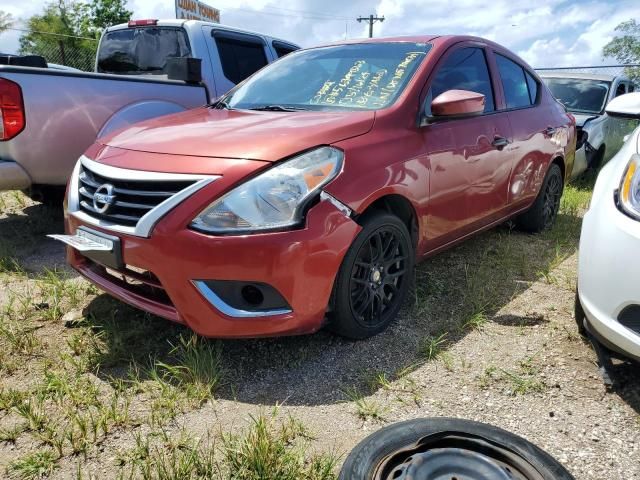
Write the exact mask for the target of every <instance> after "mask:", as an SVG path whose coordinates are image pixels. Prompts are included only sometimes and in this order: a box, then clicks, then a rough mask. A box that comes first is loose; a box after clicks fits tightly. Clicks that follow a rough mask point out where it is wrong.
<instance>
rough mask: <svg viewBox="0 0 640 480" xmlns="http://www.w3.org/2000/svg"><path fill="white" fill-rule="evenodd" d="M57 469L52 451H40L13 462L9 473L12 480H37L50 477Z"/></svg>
mask: <svg viewBox="0 0 640 480" xmlns="http://www.w3.org/2000/svg"><path fill="white" fill-rule="evenodd" d="M55 469H56V456H55V454H54V453H53V452H51V451H50V450H40V451H37V452H34V453H31V454H29V455H26V456H24V457H22V458H19V459H18V460H15V461H14V462H12V463H11V464H10V465H9V467H8V468H7V473H8V474H9V477H10V478H15V479H20V480H35V479H38V478H43V477H45V476H48V475H50V474H51V473H53V471H54V470H55Z"/></svg>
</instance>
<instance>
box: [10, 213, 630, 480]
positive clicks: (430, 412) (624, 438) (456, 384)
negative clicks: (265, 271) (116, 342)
mask: <svg viewBox="0 0 640 480" xmlns="http://www.w3.org/2000/svg"><path fill="white" fill-rule="evenodd" d="M49 215H50V212H49V211H48V210H44V207H41V206H39V205H33V204H31V203H27V205H25V206H15V205H13V206H12V207H11V208H7V209H6V210H5V212H0V240H1V239H2V237H3V236H4V237H5V238H7V237H8V236H10V235H13V233H8V232H20V233H21V234H27V235H30V236H36V235H41V234H42V233H44V230H47V229H50V228H53V229H54V230H60V229H61V224H60V221H59V219H55V218H53V219H51V218H48V216H49ZM45 216H46V217H47V218H46V219H45V218H42V217H45ZM567 225H569V227H567V228H569V229H571V232H570V233H571V235H570V236H569V237H570V238H571V239H572V240H571V241H569V242H564V243H562V248H561V249H558V248H556V250H555V252H552V250H553V249H552V248H551V247H550V246H549V245H551V243H550V242H552V241H555V240H556V239H555V237H553V238H546V237H545V238H537V237H531V236H526V235H522V234H517V233H512V232H511V231H510V230H509V229H508V228H506V227H501V228H498V229H495V230H493V231H490V232H487V233H485V234H482V235H480V236H479V237H477V238H475V239H473V240H471V241H468V242H466V243H465V244H463V245H461V246H460V247H456V248H454V249H453V250H451V251H449V252H446V253H444V254H441V255H438V256H437V257H435V258H434V259H430V260H428V261H426V262H423V263H422V264H421V266H420V267H419V269H418V273H417V279H416V283H417V285H418V288H417V292H416V298H415V302H411V304H410V305H407V307H406V308H405V309H404V310H403V312H402V315H401V318H400V319H399V321H398V322H397V323H396V324H394V325H393V326H392V327H391V328H390V329H389V330H388V331H386V332H384V333H383V334H381V335H379V336H377V337H375V338H373V339H370V340H367V341H363V342H355V343H354V342H348V341H345V340H342V339H340V338H337V337H335V336H333V335H331V334H329V333H326V332H320V333H318V334H316V335H312V336H306V337H297V338H283V339H271V340H246V341H224V342H220V345H221V348H222V352H223V353H222V363H223V366H224V369H225V372H226V375H225V382H224V383H223V386H222V388H220V390H219V391H218V392H217V394H216V398H215V399H214V400H209V401H207V402H206V403H205V404H204V405H203V406H201V407H200V408H196V409H192V410H190V411H187V412H185V413H184V414H181V415H178V416H177V417H176V418H175V419H174V420H173V421H171V422H170V423H169V426H168V428H169V430H171V431H174V432H178V431H179V430H180V429H183V428H184V429H187V430H188V431H190V432H192V433H193V434H195V435H197V436H205V435H206V434H207V433H208V432H211V431H214V432H218V431H222V432H229V431H237V430H239V429H242V428H244V427H245V426H246V425H247V422H248V421H249V420H250V418H251V416H255V415H258V414H261V413H265V412H270V411H272V409H273V408H274V406H276V405H278V406H279V408H280V415H287V414H291V415H292V416H294V417H295V418H297V419H299V420H300V421H302V422H303V423H304V425H305V426H306V427H308V429H309V430H310V432H312V434H313V437H314V440H313V442H312V445H311V448H312V450H313V451H316V452H326V451H331V452H335V453H337V454H339V455H342V456H343V457H342V458H344V456H346V454H347V453H348V451H349V450H350V449H351V448H353V446H354V445H355V444H356V443H357V442H358V441H360V440H361V439H363V438H364V437H365V436H367V435H368V434H370V433H372V432H373V431H375V430H377V429H379V428H381V427H382V426H384V425H386V424H388V423H391V422H395V421H400V420H406V419H411V418H417V417H428V416H451V417H459V418H467V419H472V420H477V421H482V422H487V423H490V424H493V425H496V426H499V427H502V428H504V429H507V430H509V431H512V432H514V433H516V434H518V435H521V436H523V437H525V438H527V439H528V440H530V441H532V442H534V443H536V444H537V445H538V446H540V447H542V448H543V449H545V450H547V451H548V452H549V453H551V454H552V455H553V456H555V457H556V458H557V459H558V460H559V461H560V462H562V463H563V464H564V465H565V466H566V467H567V468H568V469H569V470H570V471H571V472H572V473H573V474H574V476H575V477H576V478H577V479H593V480H595V479H598V480H600V479H602V478H612V479H640V377H639V376H638V374H637V373H638V366H637V365H633V364H628V363H620V364H618V365H616V369H615V372H614V380H615V386H614V388H612V389H610V390H607V389H606V388H605V386H604V385H603V382H602V379H601V378H600V376H599V374H598V367H597V364H596V356H595V354H594V352H593V350H592V349H591V348H590V347H589V345H587V344H586V343H585V342H584V341H583V340H582V339H581V338H580V337H579V336H578V335H577V332H576V326H575V321H574V319H573V301H574V290H575V277H576V267H577V255H576V253H575V243H576V241H575V237H576V235H577V233H576V232H577V230H576V229H579V221H578V222H577V223H576V222H575V221H573V220H571V222H570V223H568V224H567ZM47 233H48V231H47ZM38 238H39V237H38ZM571 242H573V246H572V247H571V245H570V244H571ZM569 247H571V248H569ZM560 250H561V251H560ZM19 258H20V260H21V262H22V263H23V264H24V265H25V266H26V267H27V268H28V269H30V270H32V271H41V270H42V269H43V268H44V267H46V266H53V265H60V264H62V263H63V260H64V257H63V251H62V249H61V248H60V247H59V246H58V245H56V244H55V243H53V242H49V241H47V240H38V241H36V242H35V243H32V244H29V245H27V246H25V247H24V248H23V249H19ZM474 279H476V280H474ZM10 282H11V280H6V279H5V280H4V282H3V283H2V284H0V285H2V287H0V288H3V289H5V288H6V285H8V284H9V283H10ZM16 282H18V281H17V280H16ZM479 284H481V287H482V288H479V287H478V285H479ZM424 285H428V288H426V290H425V289H424V288H422V287H423V286H424ZM478 292H479V293H478ZM4 293H5V294H6V290H4ZM5 297H6V296H5ZM485 301H486V302H485ZM2 302H3V296H2V294H0V303H2ZM489 303H490V305H491V306H490V307H486V308H485V307H484V306H483V305H485V304H486V305H488V304H489ZM105 306H106V307H107V308H108V309H110V310H111V311H112V312H115V313H114V315H115V316H117V317H118V319H119V321H121V323H122V326H121V327H122V328H123V329H125V328H127V325H128V324H129V322H131V321H132V318H131V313H130V312H131V310H130V309H128V308H125V307H122V306H121V305H120V304H119V303H118V302H115V301H113V300H111V299H109V298H108V297H107V296H106V295H104V294H98V295H89V296H88V297H87V299H86V301H85V302H84V303H83V312H84V314H88V313H92V312H97V311H100V309H104V307H105ZM472 307H473V308H472ZM470 313H471V314H477V315H476V316H473V315H472V316H473V318H476V319H478V318H479V320H478V321H477V322H476V323H475V324H474V325H473V326H474V327H475V328H471V327H467V328H460V324H461V322H464V321H465V320H466V319H468V318H469V314H470ZM478 315H479V317H478ZM156 321H157V328H158V329H163V328H169V325H168V324H167V323H166V322H164V321H163V320H160V319H157V320H156ZM170 328H177V327H170ZM180 331H182V330H180ZM444 332H446V333H444ZM443 334H444V335H443ZM39 335H41V336H43V337H44V339H45V342H47V344H48V345H49V346H51V345H54V346H55V345H56V342H58V341H59V338H64V337H65V336H67V335H68V329H67V328H65V326H64V322H62V321H59V322H57V323H52V324H47V325H45V326H44V328H43V329H42V332H39ZM437 338H440V339H441V340H442V341H441V342H440V343H439V344H438V345H437V348H436V349H435V351H434V353H433V355H425V353H424V352H425V345H426V344H427V343H428V339H431V340H433V339H437ZM432 344H433V342H432ZM30 374H34V375H35V373H33V372H31V370H30V369H29V368H28V366H25V368H24V369H22V370H20V371H18V372H17V373H16V374H14V375H10V376H4V377H2V376H0V389H2V388H5V387H9V386H14V385H17V384H21V383H27V384H28V383H29V378H28V377H29V375H30ZM114 374H115V375H117V374H118V369H117V368H113V369H111V370H108V369H104V370H101V371H99V372H97V376H96V377H95V380H96V382H98V383H100V382H104V381H105V378H106V376H107V375H114ZM120 374H121V375H124V372H121V373H120ZM380 378H382V380H380ZM354 392H359V394H360V395H361V399H360V402H355V401H354V395H355V394H354ZM358 405H360V407H358ZM8 421H9V417H2V416H1V415H0V427H3V426H5V425H4V424H3V422H5V423H6V422H8ZM147 431H148V427H147V426H145V425H141V426H137V427H134V428H131V429H116V430H115V431H114V432H112V433H111V434H109V435H108V436H107V438H106V439H105V440H104V441H103V442H102V443H101V444H100V446H99V448H97V449H96V450H95V451H93V452H92V453H91V454H90V455H89V456H88V457H87V458H86V460H82V471H83V473H84V474H85V476H86V478H89V477H91V476H93V477H94V478H114V477H116V476H117V473H118V470H117V468H116V467H115V462H116V458H117V457H118V455H119V454H120V453H121V452H122V451H123V450H126V449H127V448H131V446H132V445H133V444H134V435H135V434H136V433H142V434H145V433H146V432H147ZM35 446H37V442H34V440H33V439H22V438H21V439H18V441H17V442H15V443H7V442H5V443H1V442H0V472H3V471H4V466H6V465H7V464H8V463H9V462H10V461H12V460H13V459H15V458H17V457H18V456H20V455H22V454H24V453H25V452H28V451H30V450H31V449H33V448H35ZM77 465H78V458H75V457H74V456H66V457H65V458H63V459H62V460H60V464H59V468H58V469H57V470H56V471H55V472H54V474H53V475H52V478H60V479H64V478H70V477H74V478H75V475H76V471H77ZM1 476H2V473H0V477H1Z"/></svg>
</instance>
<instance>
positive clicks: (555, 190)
mask: <svg viewBox="0 0 640 480" xmlns="http://www.w3.org/2000/svg"><path fill="white" fill-rule="evenodd" d="M548 180H549V181H548V182H547V183H546V185H545V190H544V204H543V205H544V206H543V209H544V210H543V217H544V229H545V230H546V229H547V228H550V227H551V226H552V225H553V223H554V222H555V220H556V216H557V215H558V210H559V209H560V197H561V196H562V190H563V185H562V177H561V176H559V175H552V176H550V177H549V178H548Z"/></svg>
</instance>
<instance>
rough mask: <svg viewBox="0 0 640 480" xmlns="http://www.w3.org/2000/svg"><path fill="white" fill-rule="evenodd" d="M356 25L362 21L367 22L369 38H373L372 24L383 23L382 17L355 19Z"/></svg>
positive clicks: (370, 16)
mask: <svg viewBox="0 0 640 480" xmlns="http://www.w3.org/2000/svg"><path fill="white" fill-rule="evenodd" d="M356 20H358V23H360V22H362V21H366V22H369V38H373V24H374V23H376V22H384V15H383V16H382V17H374V16H373V15H369V16H368V17H358V18H356Z"/></svg>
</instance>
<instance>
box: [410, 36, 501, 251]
mask: <svg viewBox="0 0 640 480" xmlns="http://www.w3.org/2000/svg"><path fill="white" fill-rule="evenodd" d="M454 48H455V50H453V51H450V52H448V54H447V55H446V57H445V58H444V59H443V60H442V61H441V63H440V64H439V65H438V66H437V67H436V73H435V76H434V77H432V80H431V83H430V86H429V93H428V94H427V99H426V102H427V105H430V103H431V101H432V99H434V98H436V97H437V96H438V95H440V94H441V93H443V92H445V91H447V90H453V89H457V90H470V91H474V92H478V93H482V94H483V95H484V96H485V102H486V103H485V111H484V114H482V115H478V116H474V117H468V118H461V119H449V120H435V121H433V122H432V123H430V124H428V125H426V126H424V127H423V128H422V135H423V136H424V145H425V148H426V150H427V151H426V156H427V157H428V162H429V164H430V167H431V173H430V179H429V181H430V188H429V190H430V195H429V204H428V207H427V209H428V213H427V224H426V225H427V226H426V231H427V240H428V249H429V250H433V249H435V248H439V247H442V246H444V245H446V244H448V243H450V242H451V241H452V240H454V239H456V238H459V237H461V236H463V235H466V234H468V233H472V232H473V231H475V230H477V229H479V228H481V227H482V226H484V225H487V224H489V223H491V222H492V221H493V220H494V219H495V218H497V217H498V216H499V215H500V213H501V211H503V210H504V208H505V207H506V205H507V195H508V182H509V176H510V173H511V167H512V162H511V158H512V154H511V149H510V143H511V127H510V125H509V119H508V117H507V114H506V113H501V112H497V111H496V101H495V95H494V88H493V85H492V81H491V76H490V74H489V69H488V67H487V59H486V53H485V50H484V48H482V47H480V46H460V47H457V48H456V47H454ZM427 113H429V112H428V108H427Z"/></svg>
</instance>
